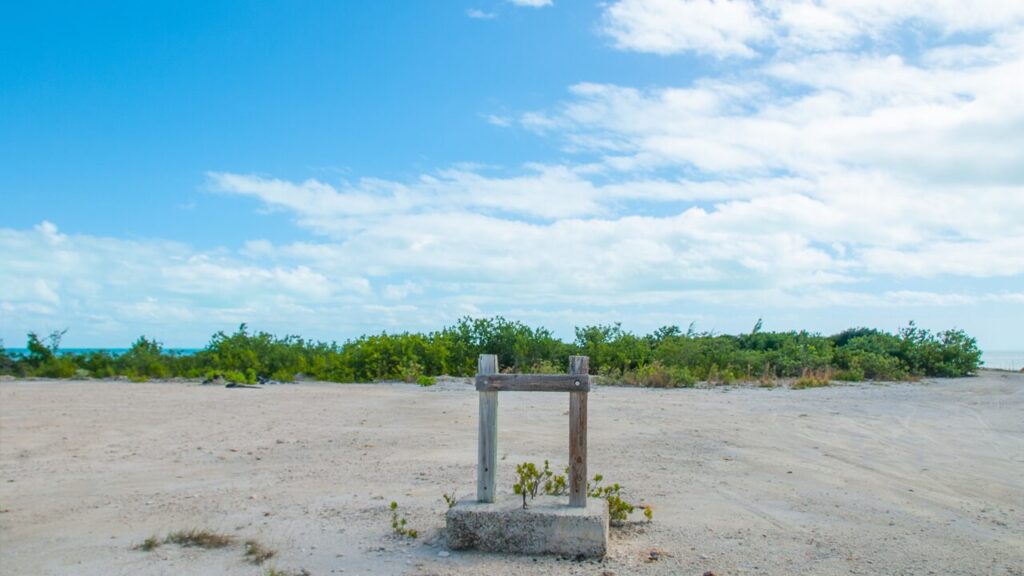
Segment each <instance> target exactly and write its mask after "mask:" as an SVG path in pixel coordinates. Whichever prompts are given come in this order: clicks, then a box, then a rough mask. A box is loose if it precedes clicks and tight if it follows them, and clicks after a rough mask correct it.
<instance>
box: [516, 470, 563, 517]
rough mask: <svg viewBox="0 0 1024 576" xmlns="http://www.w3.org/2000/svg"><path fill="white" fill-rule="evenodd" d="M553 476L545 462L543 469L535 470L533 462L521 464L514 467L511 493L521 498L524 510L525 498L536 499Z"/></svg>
mask: <svg viewBox="0 0 1024 576" xmlns="http://www.w3.org/2000/svg"><path fill="white" fill-rule="evenodd" d="M553 476H554V472H552V471H551V465H550V463H549V462H548V461H547V460H545V461H544V468H543V469H540V468H537V465H536V464H534V463H533V462H523V463H522V464H519V465H517V466H516V483H515V484H513V485H512V491H513V492H515V493H516V494H519V495H520V496H522V497H523V508H526V497H527V496H529V497H530V500H533V499H534V498H536V497H537V493H538V492H539V491H540V489H541V488H543V487H546V486H547V483H548V482H549V481H551V480H552V477H553ZM563 482H564V480H563Z"/></svg>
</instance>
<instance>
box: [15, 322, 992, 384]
mask: <svg viewBox="0 0 1024 576" xmlns="http://www.w3.org/2000/svg"><path fill="white" fill-rule="evenodd" d="M761 328H762V324H761V321H760V320H759V321H758V322H757V324H756V325H755V326H754V328H753V329H752V330H751V331H750V333H747V334H740V335H725V334H715V333H711V332H700V333H698V332H696V331H694V329H693V326H692V325H691V326H690V328H689V329H688V330H687V331H685V332H683V331H682V330H681V329H680V328H679V327H678V326H666V327H663V328H659V329H658V330H655V331H654V332H653V333H651V334H647V335H637V334H633V333H631V332H628V331H626V330H623V329H622V327H621V326H620V325H619V324H614V325H597V326H585V327H582V328H577V329H576V338H575V340H574V341H573V342H572V343H567V342H562V341H561V340H558V339H557V338H555V337H554V336H553V335H552V334H551V332H550V331H548V330H547V329H545V328H531V327H529V326H526V325H525V324H523V323H521V322H513V321H509V320H506V319H504V318H501V317H496V318H483V319H473V318H463V319H461V320H459V321H458V322H456V323H455V324H454V325H453V326H448V327H445V328H443V329H441V330H439V331H436V332H429V333H412V332H402V333H399V334H388V333H381V334H377V335H371V336H362V337H359V338H357V339H354V340H349V341H347V342H345V343H344V344H337V343H333V342H332V343H330V344H327V343H324V342H314V341H310V340H305V339H303V338H300V337H298V336H284V337H277V336H274V335H271V334H268V333H266V332H252V331H250V330H249V329H248V327H247V326H246V325H245V324H242V325H241V326H240V327H239V328H238V330H237V331H235V332H234V333H233V334H225V333H224V332H218V333H216V334H214V335H213V337H212V338H211V339H210V342H209V343H208V344H207V345H206V347H205V348H203V349H202V350H200V351H199V352H197V353H195V354H176V353H174V352H170V351H167V350H165V349H164V348H163V346H162V345H161V344H160V343H159V342H157V341H156V340H155V339H150V338H147V337H145V336H143V337H140V338H139V339H138V340H136V341H135V342H134V343H133V344H132V346H131V348H130V349H129V350H128V351H127V352H125V353H124V354H118V355H115V354H110V353H109V352H104V351H98V352H90V353H85V354H66V353H62V352H60V344H61V339H62V337H63V336H64V334H65V331H59V332H54V333H52V334H50V335H49V336H48V337H46V338H41V337H39V336H38V335H37V334H36V333H34V332H32V333H29V334H28V343H27V346H26V348H27V353H26V354H12V353H9V352H7V351H6V350H5V349H4V348H3V347H2V346H0V374H10V375H14V376H22V377H24V376H38V377H49V378H71V377H85V376H91V377H97V378H103V377H112V376H122V377H127V378H130V379H132V380H136V381H141V380H147V379H150V378H169V377H186V378H209V377H211V376H213V375H216V374H219V375H222V376H223V377H224V378H225V379H226V380H228V381H233V382H244V383H249V384H253V383H256V382H257V381H258V380H260V379H272V380H280V381H291V380H293V379H295V378H296V377H297V376H300V375H302V376H305V377H308V378H314V379H318V380H326V381H332V382H372V381H378V380H403V381H405V382H410V383H412V382H415V383H418V384H420V385H421V386H430V385H432V384H433V383H434V376H437V375H441V374H448V375H452V376H471V375H473V374H475V373H476V362H477V356H478V355H480V354H495V353H496V354H498V361H499V363H500V365H501V366H502V368H503V369H505V370H511V371H513V372H540V373H557V372H564V371H565V366H566V364H567V359H568V357H569V356H570V355H573V354H582V355H586V356H589V357H590V371H591V373H592V374H596V375H599V376H601V380H602V381H603V382H606V383H617V384H626V385H633V386H649V387H659V388H672V387H687V386H693V385H694V384H695V383H697V382H698V381H705V382H709V383H711V384H729V383H732V382H736V381H748V382H759V383H760V384H761V385H763V386H773V385H775V381H776V379H777V378H796V379H801V380H804V379H805V378H806V377H808V376H809V375H810V376H812V377H813V378H811V380H813V379H817V380H820V379H821V378H822V375H827V378H828V379H834V380H846V381H859V380H865V379H867V380H902V379H907V378H917V377H922V376H965V375H969V374H973V373H974V372H976V371H977V369H978V366H979V364H980V361H981V352H980V351H979V349H978V346H977V343H976V342H975V340H974V338H971V337H969V336H968V335H967V334H965V333H964V332H963V331H962V330H946V331H944V332H938V333H933V332H930V331H928V330H924V329H921V328H918V327H917V326H916V325H915V324H914V323H913V322H911V323H910V324H909V325H908V326H907V327H905V328H902V329H901V330H899V331H898V332H897V333H896V334H891V333H888V332H883V331H880V330H874V329H870V328H853V329H850V330H845V331H843V332H840V333H839V334H835V335H833V336H822V335H820V334H812V333H809V332H806V331H800V332H765V331H763V330H762V329H761ZM811 380H806V381H805V382H804V383H805V384H813V383H815V382H811Z"/></svg>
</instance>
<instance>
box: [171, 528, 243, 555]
mask: <svg viewBox="0 0 1024 576" xmlns="http://www.w3.org/2000/svg"><path fill="white" fill-rule="evenodd" d="M164 543H166V544H177V545H178V546H184V547H186V548H204V549H206V550H211V549H215V548H224V547H227V546H230V545H232V544H234V543H235V539H234V537H232V536H228V535H227V534H218V533H216V532H211V531H209V530H196V529H195V528H193V529H192V530H178V531H177V532H171V533H170V534H168V535H167V538H165V539H164Z"/></svg>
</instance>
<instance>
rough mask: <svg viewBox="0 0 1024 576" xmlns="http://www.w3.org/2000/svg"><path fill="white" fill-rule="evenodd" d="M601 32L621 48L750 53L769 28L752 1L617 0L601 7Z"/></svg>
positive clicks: (671, 52) (715, 54)
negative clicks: (602, 22)
mask: <svg viewBox="0 0 1024 576" xmlns="http://www.w3.org/2000/svg"><path fill="white" fill-rule="evenodd" d="M604 25H605V32H606V33H607V34H608V35H610V36H611V37H612V38H613V39H614V40H615V45H616V47H618V48H620V49H623V50H635V51H638V52H653V53H655V54H673V53H676V52H685V51H693V52H697V53H701V54H711V55H714V56H718V57H727V56H739V57H751V56H754V55H755V54H756V52H755V51H754V50H753V49H752V48H751V47H750V44H752V43H756V42H758V41H761V40H763V39H764V38H766V36H767V35H768V31H769V28H768V26H767V24H766V23H765V22H764V20H763V18H762V17H761V15H760V14H759V12H758V10H757V7H756V6H755V5H754V4H751V3H746V2H722V1H719V2H716V1H714V0H693V1H675V0H623V1H621V2H616V3H614V4H612V5H611V6H609V7H608V8H607V11H606V13H605V22H604Z"/></svg>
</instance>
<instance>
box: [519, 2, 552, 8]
mask: <svg viewBox="0 0 1024 576" xmlns="http://www.w3.org/2000/svg"><path fill="white" fill-rule="evenodd" d="M508 1H509V2H510V3H512V4H514V5H516V6H525V7H527V8H543V7H545V6H551V5H552V4H554V2H553V0H508Z"/></svg>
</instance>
